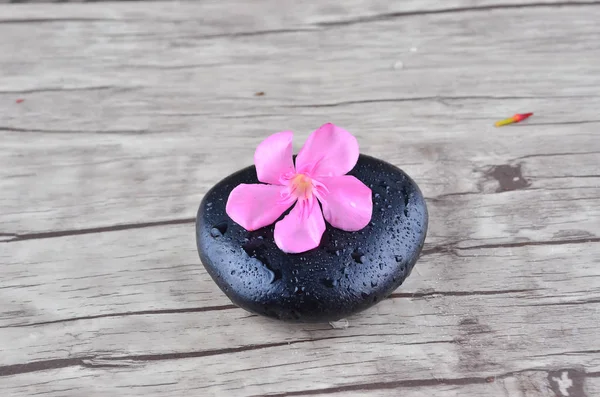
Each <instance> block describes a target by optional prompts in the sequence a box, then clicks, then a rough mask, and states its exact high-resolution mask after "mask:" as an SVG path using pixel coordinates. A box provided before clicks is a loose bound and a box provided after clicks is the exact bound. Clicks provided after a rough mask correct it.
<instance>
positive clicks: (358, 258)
mask: <svg viewBox="0 0 600 397" xmlns="http://www.w3.org/2000/svg"><path fill="white" fill-rule="evenodd" d="M351 256H352V259H354V262H356V263H359V264H361V265H362V264H363V263H365V256H364V255H363V253H362V252H360V251H358V250H354V252H352V254H351Z"/></svg>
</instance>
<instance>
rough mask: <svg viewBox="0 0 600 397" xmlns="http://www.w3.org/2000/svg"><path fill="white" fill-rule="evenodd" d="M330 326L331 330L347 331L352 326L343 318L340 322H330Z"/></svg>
mask: <svg viewBox="0 0 600 397" xmlns="http://www.w3.org/2000/svg"><path fill="white" fill-rule="evenodd" d="M329 325H331V328H333V329H346V328H348V327H349V326H350V323H349V322H348V320H347V319H345V318H343V319H341V320H338V321H330V322H329Z"/></svg>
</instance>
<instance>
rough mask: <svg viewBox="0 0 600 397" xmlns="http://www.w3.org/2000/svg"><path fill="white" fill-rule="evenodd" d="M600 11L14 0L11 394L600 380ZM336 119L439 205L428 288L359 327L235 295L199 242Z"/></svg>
mask: <svg viewBox="0 0 600 397" xmlns="http://www.w3.org/2000/svg"><path fill="white" fill-rule="evenodd" d="M2 2H4V1H3V0H0V3H2ZM598 20H600V3H599V2H596V1H588V2H583V1H572V2H569V1H567V2H565V1H562V2H561V1H540V2H528V1H518V0H506V1H503V2H502V3H498V2H493V1H467V0H451V1H447V2H444V3H443V4H442V3H440V2H436V1H416V0H415V1H403V2H388V1H382V0H377V1H362V0H351V1H348V2H344V3H343V4H339V2H333V1H330V0H327V1H320V2H293V1H287V0H285V1H275V0H260V1H255V2H247V1H242V0H238V1H233V0H230V1H224V2H144V3H141V2H106V3H101V4H95V3H90V4H77V3H68V4H18V5H16V4H2V5H0V104H1V106H0V139H1V142H2V144H0V208H1V211H0V351H1V352H2V354H1V355H0V391H1V392H2V395H8V396H29V395H34V394H36V395H37V394H39V395H47V396H81V395H85V396H115V395H126V396H137V395H144V396H154V395H156V396H158V395H160V396H176V395H182V394H189V393H190V392H191V393H195V394H200V395H203V396H204V395H207V396H234V397H235V396H240V397H241V396H264V395H269V396H278V397H284V396H286V397H287V396H332V395H335V396H350V397H353V396H362V395H368V396H375V397H380V396H397V395H399V394H401V395H403V396H434V397H436V396H461V397H463V396H482V395H485V396H492V397H495V396H503V397H506V396H511V397H512V396H518V397H530V396H532V397H533V396H536V397H537V396H548V397H555V396H558V397H565V396H566V394H564V393H563V392H562V391H561V390H563V389H564V390H566V391H567V392H570V394H569V397H573V396H574V397H592V396H595V395H597V394H599V393H600V344H599V343H600V342H599V340H598V337H597V335H598V326H597V318H598V308H599V304H600V270H599V269H600V268H599V267H598V264H600V249H599V248H598V247H599V245H598V243H600V229H599V227H600V224H599V222H598V219H599V217H600V206H599V204H600V182H599V181H600V171H599V168H598V164H599V163H600V140H599V139H598V132H597V130H598V125H599V124H600V114H599V111H598V109H600V100H599V98H600V96H599V94H598V87H599V86H600V44H599V43H600V40H599V39H600V25H599V24H598V23H597V22H598ZM259 92H261V93H264V94H263V95H256V94H257V93H259ZM21 100H22V101H21ZM17 102H18V103H17ZM526 111H533V112H534V113H535V114H534V116H533V117H532V118H530V119H529V120H528V121H527V122H524V123H522V124H518V125H514V126H511V127H505V128H501V129H496V128H494V127H493V122H494V121H496V120H497V119H500V118H504V117H507V116H510V115H512V114H514V113H518V112H526ZM326 121H332V122H335V123H336V124H339V125H342V126H344V127H345V128H347V129H348V130H350V131H351V132H352V133H353V134H355V135H356V136H357V137H358V139H359V142H360V144H361V151H362V152H364V153H367V154H371V155H374V156H377V157H380V158H383V159H385V160H387V161H389V162H391V163H393V164H395V165H397V166H399V167H401V168H403V169H404V170H405V171H407V172H408V173H409V174H410V175H411V176H412V177H413V178H414V179H415V180H416V181H417V182H418V184H419V186H420V187H421V188H422V190H423V192H424V194H425V195H426V197H427V200H428V206H429V211H430V218H431V221H430V228H429V230H430V231H429V235H428V238H427V241H426V246H425V249H424V251H423V254H422V258H421V259H420V261H419V263H418V264H417V267H416V268H415V271H414V272H413V274H412V275H411V277H410V278H409V279H408V280H407V281H406V283H405V285H403V286H402V287H401V288H399V289H398V290H397V291H396V292H395V293H394V294H393V295H392V297H390V298H389V299H387V300H385V301H384V302H381V303H380V304H378V305H377V306H376V307H374V308H372V309H370V310H368V311H366V312H364V313H361V314H358V315H356V316H354V317H352V318H350V319H349V324H350V326H349V327H348V328H347V329H334V328H332V327H331V326H330V325H328V324H323V325H290V324H281V323H279V322H274V321H270V320H267V319H264V318H261V317H258V316H254V315H251V314H249V313H247V312H245V311H243V310H241V309H239V308H237V307H235V306H234V305H232V304H231V302H230V301H229V300H228V299H227V298H226V297H225V296H224V295H223V294H222V293H221V292H220V291H219V290H218V288H217V287H216V285H215V284H214V283H213V282H212V281H211V280H210V278H209V276H208V275H207V274H206V272H205V271H204V269H203V268H202V266H201V265H200V263H199V260H198V256H197V253H196V249H195V242H194V229H193V227H194V225H193V223H194V218H195V213H196V209H197V207H198V204H199V202H200V200H201V199H202V196H203V194H204V193H205V192H206V191H207V190H208V189H209V188H210V187H211V186H212V185H214V184H215V183H216V182H217V181H219V180H220V179H222V178H223V177H225V176H226V175H228V174H229V173H231V172H233V171H235V170H237V169H239V168H240V167H243V166H246V165H249V164H251V162H252V155H253V151H254V148H255V147H256V145H257V144H258V143H259V142H260V140H261V139H263V138H264V137H265V136H266V135H268V134H270V133H273V132H277V131H280V130H283V129H292V130H294V131H296V139H295V148H296V150H297V149H299V148H300V146H301V145H302V142H303V141H304V139H305V138H306V137H307V136H308V134H309V133H310V132H311V131H312V130H314V129H315V128H316V127H318V126H319V125H321V124H322V123H324V122H326ZM563 372H565V373H566V375H564V377H563ZM569 382H571V383H572V385H571V386H568V385H569ZM560 385H562V386H563V389H561V388H560ZM567 386H568V387H567ZM565 387H567V388H566V389H565Z"/></svg>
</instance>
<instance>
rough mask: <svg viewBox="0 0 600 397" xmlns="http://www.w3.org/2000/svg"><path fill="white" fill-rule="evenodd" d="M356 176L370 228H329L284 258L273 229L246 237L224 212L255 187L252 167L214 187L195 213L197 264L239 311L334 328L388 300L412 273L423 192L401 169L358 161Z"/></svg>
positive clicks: (422, 222)
mask: <svg viewBox="0 0 600 397" xmlns="http://www.w3.org/2000/svg"><path fill="white" fill-rule="evenodd" d="M349 175H354V176H356V177H357V178H358V179H360V180H361V181H363V183H365V184H366V185H367V186H369V187H370V188H371V190H372V192H373V217H372V219H371V223H370V224H369V225H368V226H367V227H365V228H364V229H362V230H360V231H358V232H344V231H342V230H338V229H335V228H333V227H332V226H330V225H329V224H327V229H326V230H325V233H324V234H323V238H322V240H321V244H320V246H319V247H318V248H315V249H313V250H311V251H307V252H304V253H301V254H286V253H284V252H282V251H281V250H279V248H277V246H276V245H275V241H274V240H273V230H274V224H273V225H270V226H267V227H264V228H262V229H260V230H256V231H253V232H248V231H246V230H245V229H244V228H242V227H241V226H239V225H238V224H236V223H235V222H233V221H232V220H231V219H230V218H229V217H228V216H227V214H226V213H225V204H226V202H227V197H228V196H229V193H230V192H231V190H232V189H233V188H234V187H235V186H237V185H238V184H240V183H259V182H258V180H257V179H256V170H255V168H254V166H252V167H248V168H245V169H243V170H241V171H238V172H236V173H235V174H232V175H230V176H228V177H227V178H225V179H224V180H222V181H221V182H219V183H218V184H217V185H215V186H214V187H213V188H212V189H211V190H210V191H209V192H208V193H207V194H206V195H205V197H204V199H203V200H202V203H201V204H200V208H199V210H198V218H197V222H196V239H197V245H198V252H199V254H200V259H201V260H202V263H203V264H204V266H205V268H206V270H207V271H208V273H209V274H210V275H211V277H212V278H213V280H214V281H215V282H216V283H217V285H218V286H219V287H220V288H221V290H223V292H224V293H225V294H226V295H227V296H228V297H229V298H230V299H231V300H232V301H233V302H234V303H235V304H237V305H238V306H240V307H242V308H244V309H246V310H248V311H250V312H253V313H257V314H260V315H264V316H268V317H272V318H276V319H280V320H286V321H301V322H326V321H335V320H339V319H341V318H344V317H347V316H349V315H351V314H354V313H357V312H359V311H361V310H364V309H367V308H368V307H370V306H372V305H374V304H375V303H377V302H379V301H381V300H383V299H384V298H386V297H387V296H388V295H389V294H391V293H392V292H393V291H394V290H395V289H396V288H398V287H399V286H400V284H402V282H403V281H404V280H405V279H406V277H408V275H409V274H410V272H411V271H412V268H413V266H414V265H415V262H416V261H417V258H418V256H419V253H420V252H421V248H422V247H423V242H424V240H425V235H426V233H427V208H426V205H425V200H424V198H423V195H422V194H421V191H420V190H419V188H418V186H417V185H416V184H415V182H413V181H412V179H410V178H409V177H408V175H406V174H405V173H404V172H403V171H402V170H400V169H399V168H397V167H395V166H393V165H391V164H389V163H386V162H384V161H381V160H378V159H375V158H373V157H370V156H365V155H361V156H360V158H359V160H358V163H357V165H356V167H354V169H353V170H352V171H351V172H350V173H349Z"/></svg>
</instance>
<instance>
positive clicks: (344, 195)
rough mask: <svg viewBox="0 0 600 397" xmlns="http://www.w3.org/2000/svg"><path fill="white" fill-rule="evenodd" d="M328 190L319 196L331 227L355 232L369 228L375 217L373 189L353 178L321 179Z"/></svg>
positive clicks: (344, 176)
mask: <svg viewBox="0 0 600 397" xmlns="http://www.w3.org/2000/svg"><path fill="white" fill-rule="evenodd" d="M319 182H321V183H322V184H323V185H324V186H325V187H326V188H327V190H328V192H327V193H324V194H319V201H321V204H322V205H323V215H324V216H325V219H326V220H327V222H329V223H330V224H331V226H333V227H335V228H338V229H342V230H345V231H347V232H354V231H357V230H360V229H362V228H363V227H365V226H367V225H368V224H369V222H370V221H371V215H373V198H372V192H371V189H369V188H368V187H367V186H366V185H365V184H364V183H362V182H361V181H359V180H358V179H356V178H355V177H353V176H350V175H343V176H334V177H329V178H319Z"/></svg>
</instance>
